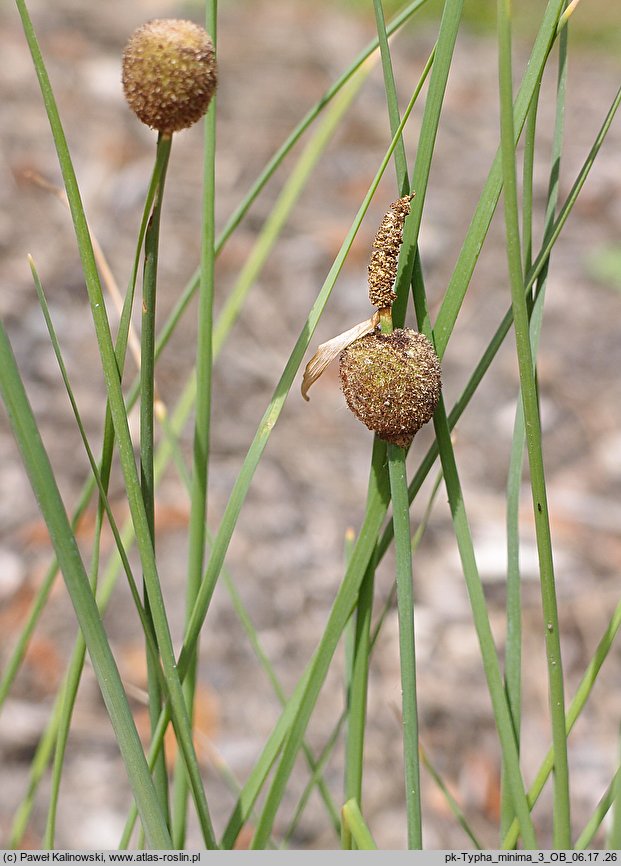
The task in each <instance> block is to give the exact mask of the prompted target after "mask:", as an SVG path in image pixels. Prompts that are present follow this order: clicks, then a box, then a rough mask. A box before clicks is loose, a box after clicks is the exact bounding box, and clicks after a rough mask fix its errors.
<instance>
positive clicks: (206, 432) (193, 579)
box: [172, 0, 218, 849]
mask: <svg viewBox="0 0 621 866" xmlns="http://www.w3.org/2000/svg"><path fill="white" fill-rule="evenodd" d="M206 7H207V9H206V18H207V20H206V23H205V26H206V28H207V31H208V33H209V34H210V36H211V38H212V41H213V44H214V45H215V46H216V47H217V19H218V3H217V0H208V2H207V3H206ZM204 133H205V139H204V158H203V216H202V239H201V261H200V276H199V297H198V333H197V338H196V409H195V416H194V442H193V448H192V453H193V464H192V484H191V491H190V526H189V535H188V579H187V586H186V616H185V618H186V625H187V623H188V621H189V618H190V616H191V613H192V609H193V607H194V603H195V601H196V597H197V595H198V590H199V587H200V583H201V577H202V574H203V567H204V563H205V533H206V528H207V524H206V520H207V487H208V473H209V441H210V429H211V400H212V370H213V356H214V352H213V301H214V266H215V157H216V99H215V97H214V98H213V99H212V101H211V103H210V105H209V110H208V112H207V116H206V118H205V124H204ZM199 652H200V642H199V641H197V642H196V646H195V647H194V652H193V657H192V660H191V662H190V665H189V668H188V674H187V676H186V678H185V680H184V683H183V692H184V694H185V699H186V703H187V707H188V715H189V717H190V719H192V718H193V714H194V698H195V692H196V682H197V675H198V659H199ZM188 795H189V786H188V779H187V774H186V772H185V767H184V766H183V761H182V760H181V757H180V756H179V757H178V758H177V762H176V767H175V780H174V809H173V815H174V821H173V830H172V836H173V842H174V844H175V847H177V848H179V849H181V848H183V847H184V845H185V837H186V823H187V808H188Z"/></svg>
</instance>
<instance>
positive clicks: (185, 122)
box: [123, 18, 217, 135]
mask: <svg viewBox="0 0 621 866" xmlns="http://www.w3.org/2000/svg"><path fill="white" fill-rule="evenodd" d="M216 84H217V74H216V55H215V51H214V47H213V43H212V41H211V38H210V36H209V34H208V33H207V31H206V30H204V29H203V28H202V27H199V25H198V24H194V23H193V22H192V21H184V20H180V19H174V18H170V19H156V20H155V21H149V22H148V23H147V24H144V25H143V26H142V27H139V28H138V29H137V30H136V31H135V32H134V33H133V35H132V37H131V38H130V40H129V42H128V43H127V46H126V48H125V51H124V53H123V91H124V93H125V98H126V99H127V102H128V103H129V106H130V108H131V109H132V110H133V111H134V112H135V113H136V114H137V115H138V117H139V118H140V120H141V121H142V122H143V123H145V124H146V125H147V126H150V127H151V128H152V129H157V130H158V132H161V133H163V134H164V135H171V134H172V133H173V132H177V131H178V130H180V129H185V128H186V127H188V126H192V124H193V123H196V121H197V120H199V119H200V118H201V117H202V116H203V115H204V114H205V112H206V111H207V108H208V106H209V103H210V102H211V98H212V96H213V94H214V91H215V89H216Z"/></svg>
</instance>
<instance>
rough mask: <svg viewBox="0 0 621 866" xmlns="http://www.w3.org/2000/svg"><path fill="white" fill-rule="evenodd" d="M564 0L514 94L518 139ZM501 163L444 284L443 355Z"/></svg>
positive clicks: (439, 335) (550, 9) (439, 328)
mask: <svg viewBox="0 0 621 866" xmlns="http://www.w3.org/2000/svg"><path fill="white" fill-rule="evenodd" d="M564 2H565V0H549V3H548V5H547V7H546V10H545V13H544V16H543V19H542V22H541V27H540V28H539V32H538V33H537V38H536V40H535V44H534V46H533V50H532V52H531V55H530V59H529V62H528V66H527V68H526V72H525V73H524V78H523V80H522V84H521V86H520V89H519V92H518V94H517V97H516V100H515V106H514V128H515V139H514V141H515V142H517V140H518V138H519V136H520V134H521V131H522V127H523V125H524V122H525V120H526V116H527V114H528V109H529V106H530V103H531V101H532V98H533V94H534V92H535V88H536V87H537V82H538V81H539V79H540V78H541V75H542V73H543V69H544V67H545V64H546V61H547V57H548V53H549V51H550V48H551V46H552V43H553V40H554V38H555V34H556V25H557V22H558V18H559V15H560V12H561V9H562V7H563V4H564ZM502 183H503V180H502V165H501V156H500V151H498V153H497V154H496V157H495V159H494V162H493V164H492V167H491V169H490V172H489V174H488V177H487V180H486V182H485V186H484V188H483V192H482V193H481V196H480V198H479V203H478V205H477V207H476V210H475V212H474V215H473V217H472V221H471V223H470V226H469V228H468V231H467V234H466V237H465V239H464V243H463V245H462V248H461V251H460V253H459V256H458V258H457V262H456V264H455V268H454V270H453V274H452V276H451V279H450V280H449V284H448V286H447V289H446V292H445V295H444V299H443V301H442V306H441V307H440V311H439V313H438V316H437V319H436V322H435V324H434V333H435V339H436V351H437V352H438V354H439V356H440V357H442V355H443V354H444V352H445V351H446V347H447V345H448V341H449V338H450V335H451V333H452V331H453V328H454V326H455V322H456V321H457V316H458V314H459V310H460V308H461V304H462V302H463V299H464V297H465V294H466V291H467V289H468V286H469V284H470V280H471V278H472V273H473V271H474V267H475V265H476V263H477V260H478V258H479V253H480V252H481V249H482V247H483V242H484V240H485V237H486V235H487V231H488V229H489V226H490V223H491V221H492V217H493V215H494V211H495V210H496V205H497V204H498V199H499V196H500V191H501V189H502Z"/></svg>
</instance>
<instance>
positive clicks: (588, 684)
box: [502, 602, 621, 848]
mask: <svg viewBox="0 0 621 866" xmlns="http://www.w3.org/2000/svg"><path fill="white" fill-rule="evenodd" d="M619 629H621V602H620V603H619V604H618V605H617V606H616V608H615V610H614V613H613V615H612V617H611V619H610V622H609V623H608V628H607V629H606V631H605V632H604V634H603V636H602V638H601V640H600V642H599V644H598V645H597V649H596V650H595V653H594V654H593V658H592V659H591V661H590V663H589V665H588V667H587V669H586V671H585V673H584V676H583V677H582V679H581V680H580V684H579V686H578V688H577V689H576V693H575V695H574V697H573V700H572V701H571V703H570V705H569V707H568V709H567V719H566V725H567V727H566V732H567V736H569V734H570V733H571V731H572V729H573V726H574V725H575V724H576V721H577V720H578V718H579V716H580V713H581V712H582V710H583V709H584V706H585V704H586V702H587V700H588V699H589V695H590V694H591V691H592V689H593V687H594V686H595V683H596V682H597V677H598V675H599V672H600V670H601V667H602V665H603V664H604V662H605V661H606V658H607V657H608V654H609V653H610V650H611V648H612V645H613V642H614V640H615V638H616V636H617V634H618V633H619ZM553 768H554V749H553V748H550V749H549V750H548V753H547V754H546V756H545V758H544V760H543V762H542V764H541V767H540V768H539V770H538V772H537V775H536V776H535V780H534V781H533V783H532V785H531V786H530V788H529V791H528V802H529V804H530V807H531V809H532V807H533V806H534V805H535V803H536V802H537V800H538V798H539V795H540V794H541V792H542V790H543V787H544V785H545V783H546V781H547V780H548V778H549V776H550V773H551V772H552V770H553ZM518 835H519V823H518V821H517V820H515V821H514V822H513V823H512V825H511V828H510V830H509V832H508V834H507V836H506V837H505V839H504V840H503V845H502V847H503V848H513V847H515V844H516V842H517V839H518Z"/></svg>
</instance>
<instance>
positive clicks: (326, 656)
mask: <svg viewBox="0 0 621 866" xmlns="http://www.w3.org/2000/svg"><path fill="white" fill-rule="evenodd" d="M461 8H462V3H461V2H460V0H458V2H455V3H451V2H447V4H446V5H445V7H444V14H443V16H442V21H441V24H440V32H439V36H438V43H437V46H436V49H435V56H434V61H433V69H432V74H431V81H430V84H429V93H428V95H427V100H426V103H425V111H424V114H423V122H422V127H421V134H420V140H419V150H418V152H417V159H416V163H415V167H414V176H415V179H416V177H418V186H420V188H421V191H422V195H421V197H420V201H419V200H418V197H417V198H416V199H415V200H414V201H415V207H414V208H413V214H414V217H413V216H412V214H411V215H410V217H409V218H408V220H406V224H405V228H404V249H407V247H406V239H408V240H409V243H411V242H412V241H411V238H412V237H416V235H417V232H418V226H419V225H420V214H421V213H422V206H423V203H424V191H425V189H426V181H427V177H428V173H429V169H430V164H431V152H432V150H433V141H435V136H436V133H437V124H438V121H439V116H440V110H441V105H442V99H443V95H444V89H445V86H446V81H447V78H448V70H449V68H450V63H451V57H452V52H453V47H454V44H455V38H456V35H457V29H458V25H459V19H460V15H461ZM402 127H403V122H402V123H401V124H400V127H399V128H398V129H397V132H396V134H395V137H393V143H392V145H391V148H392V149H394V146H395V144H396V142H397V141H398V140H399V136H400V134H401V129H402ZM418 186H417V189H418ZM416 213H417V214H418V222H417V217H416ZM408 227H409V232H410V234H408ZM402 258H403V257H402ZM405 267H407V264H406V266H405ZM398 280H399V277H397V281H398ZM397 303H398V301H397ZM395 306H396V305H395ZM399 321H400V320H399ZM373 469H374V470H375V466H374V467H373ZM376 477H377V476H376ZM377 484H378V486H379V487H385V479H382V478H380V477H377ZM371 499H372V497H371V496H370V497H369V502H371ZM368 513H369V512H368V511H367V514H368ZM352 561H353V559H352ZM367 564H368V563H367ZM365 569H366V566H365ZM363 574H364V570H363ZM358 579H360V578H358ZM346 585H347V576H346V577H345V579H344V581H343V584H342V585H341V590H343V588H344V587H345V586H346ZM357 588H358V587H357ZM357 588H356V589H357ZM341 590H339V595H340V592H341ZM345 597H347V596H345ZM338 598H339V596H337V599H338ZM350 610H351V608H350ZM345 623H346V619H345V621H344V622H342V624H341V610H340V609H337V602H336V601H335V603H334V606H333V608H332V612H331V615H330V619H329V621H328V625H327V626H326V630H325V632H324V636H323V638H322V640H321V642H320V644H319V647H318V650H317V653H316V655H315V656H314V658H313V662H312V674H311V677H310V680H309V683H308V688H307V690H306V694H305V695H304V697H303V700H302V705H301V707H300V710H299V712H298V713H297V716H296V719H295V722H294V724H293V727H292V731H291V733H290V735H289V737H288V739H287V741H286V743H285V746H284V750H283V755H282V758H281V762H280V765H279V767H278V769H277V771H276V774H275V776H274V779H273V781H272V784H271V786H270V789H269V792H268V794H267V798H266V802H265V805H264V807H263V811H262V813H261V819H260V821H259V825H258V826H257V828H256V832H255V836H254V838H253V841H252V845H253V847H255V848H257V847H259V848H260V847H262V846H263V844H264V841H265V837H266V835H267V834H268V833H269V832H270V831H271V827H272V824H273V821H274V818H275V816H276V811H277V809H278V806H279V804H280V801H281V799H282V796H283V795H284V790H285V787H286V783H287V780H288V778H289V775H290V773H291V771H292V769H293V765H294V763H295V759H296V756H297V752H298V750H299V748H300V745H301V740H302V737H303V735H304V731H305V729H306V726H307V724H308V721H309V718H310V715H311V713H312V708H313V707H314V704H315V701H316V700H317V697H318V695H319V691H320V689H321V685H322V683H323V680H324V678H325V675H326V672H327V667H328V665H329V662H330V659H331V658H332V654H333V653H334V650H335V648H336V643H335V642H334V637H336V638H337V640H338V638H339V637H340V634H341V632H342V630H343V628H344V626H345ZM337 624H338V625H339V628H338V633H337V632H336V631H333V630H332V628H333V627H334V626H336V625H337Z"/></svg>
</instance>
